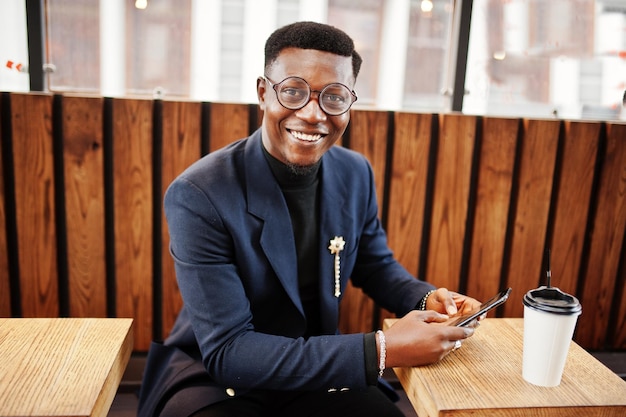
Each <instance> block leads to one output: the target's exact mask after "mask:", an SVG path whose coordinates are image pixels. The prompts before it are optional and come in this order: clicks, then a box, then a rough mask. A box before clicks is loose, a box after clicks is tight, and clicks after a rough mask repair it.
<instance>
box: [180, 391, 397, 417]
mask: <svg viewBox="0 0 626 417" xmlns="http://www.w3.org/2000/svg"><path fill="white" fill-rule="evenodd" d="M335 416H336V417H350V416H355V417H357V416H358V417H374V416H376V417H404V414H403V413H402V412H401V411H400V409H399V408H398V407H396V405H395V404H394V403H393V402H392V401H391V400H390V399H389V398H388V397H387V396H386V395H385V394H384V393H383V392H382V391H380V390H379V389H378V388H376V387H370V388H368V389H367V390H364V391H359V390H348V391H337V392H291V391H286V392H282V391H254V392H252V393H249V394H246V395H243V396H239V397H234V398H232V399H228V400H225V401H222V402H219V403H216V404H213V405H211V406H209V407H206V408H204V409H202V410H200V411H198V412H196V413H194V414H193V415H192V416H190V417H335Z"/></svg>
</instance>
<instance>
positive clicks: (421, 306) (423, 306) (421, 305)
mask: <svg viewBox="0 0 626 417" xmlns="http://www.w3.org/2000/svg"><path fill="white" fill-rule="evenodd" d="M435 291H436V290H430V291H428V292H427V293H426V295H424V296H423V297H422V299H421V300H420V302H419V307H418V310H423V311H425V310H426V303H427V302H428V297H430V296H431V295H432V294H433V293H434V292H435Z"/></svg>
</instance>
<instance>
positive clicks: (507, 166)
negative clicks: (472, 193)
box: [465, 118, 519, 300]
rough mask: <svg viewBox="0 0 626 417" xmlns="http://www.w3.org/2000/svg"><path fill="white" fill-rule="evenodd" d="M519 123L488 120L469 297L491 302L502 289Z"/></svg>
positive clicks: (480, 165) (475, 223)
mask: <svg viewBox="0 0 626 417" xmlns="http://www.w3.org/2000/svg"><path fill="white" fill-rule="evenodd" d="M518 127H519V121H518V120H517V119H497V118H485V119H484V121H483V129H482V132H483V134H482V138H481V142H482V143H481V151H480V162H479V167H478V177H477V182H478V183H477V185H476V187H477V189H476V209H475V215H474V224H473V231H472V241H471V244H470V259H469V267H468V276H467V287H466V291H465V292H466V294H467V295H469V296H471V297H474V298H476V299H477V300H487V299H489V298H491V297H492V296H493V295H494V294H496V293H497V292H498V291H499V290H500V278H501V276H500V273H501V271H502V265H503V262H504V248H505V242H506V229H507V223H508V216H509V210H510V207H509V204H510V199H511V197H510V196H511V189H512V187H513V167H514V165H515V148H516V144H517V134H518Z"/></svg>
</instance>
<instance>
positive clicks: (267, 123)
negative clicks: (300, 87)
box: [257, 48, 355, 168]
mask: <svg viewBox="0 0 626 417" xmlns="http://www.w3.org/2000/svg"><path fill="white" fill-rule="evenodd" d="M265 75H266V76H267V77H268V78H270V79H271V80H272V81H274V82H276V83H280V82H281V81H282V80H284V79H285V78H287V77H291V76H294V77H300V78H302V79H304V80H306V82H307V83H308V84H309V85H310V86H311V89H312V90H317V91H320V90H322V89H323V88H324V87H325V86H327V85H328V84H332V83H341V84H344V85H346V86H348V87H349V88H350V89H352V88H354V82H355V80H354V76H353V75H352V58H351V57H345V56H341V55H336V54H333V53H330V52H324V51H318V50H315V49H300V48H285V49H283V50H282V51H281V52H280V54H279V55H278V58H276V60H275V61H274V62H273V63H272V65H271V66H270V67H269V68H268V69H267V70H266V74H265ZM257 94H258V96H259V105H260V107H261V110H263V112H264V114H263V127H262V133H263V145H264V146H265V149H266V150H267V151H268V152H269V153H270V154H271V155H272V156H273V157H274V158H276V159H278V160H279V161H281V162H283V163H284V164H287V165H290V166H292V167H295V168H305V167H309V166H311V165H314V164H315V163H316V162H317V161H319V160H320V159H321V157H322V156H323V155H324V153H325V152H326V151H327V150H328V149H330V147H331V146H333V145H334V144H335V142H337V140H338V139H339V138H340V137H341V135H343V132H344V131H345V130H346V127H347V126H348V122H349V121H350V111H347V112H346V113H344V114H341V115H339V116H329V115H327V114H326V113H324V111H323V110H322V109H321V108H320V106H319V103H318V101H317V95H316V94H312V95H311V100H310V101H309V103H308V104H307V105H306V106H304V107H303V108H301V109H299V110H289V109H286V108H285V107H283V106H282V105H281V104H280V103H279V102H278V99H277V98H276V93H275V91H274V89H273V88H272V86H271V85H270V84H269V83H268V82H267V81H266V80H265V79H263V78H259V80H258V81H257Z"/></svg>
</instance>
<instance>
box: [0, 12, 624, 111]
mask: <svg viewBox="0 0 626 417" xmlns="http://www.w3.org/2000/svg"><path fill="white" fill-rule="evenodd" d="M464 2H465V3H464ZM468 2H469V3H468ZM470 3H471V4H472V16H471V22H470V30H469V33H466V32H465V31H464V30H461V29H460V24H461V22H460V12H459V9H460V7H461V5H463V4H466V5H467V4H470ZM45 6H46V25H45V26H46V32H45V33H46V57H45V62H46V67H47V68H48V70H49V71H48V72H47V73H46V81H47V82H46V85H47V88H48V89H49V90H50V91H54V92H66V91H68V92H69V91H74V92H87V93H94V94H101V95H105V96H126V95H139V96H148V97H151V96H155V97H171V98H190V99H192V100H201V101H230V102H247V103H254V102H256V90H255V84H256V83H255V80H256V77H257V76H259V75H261V74H262V72H263V43H264V41H265V39H266V38H267V36H268V35H269V34H270V33H271V32H272V31H273V30H274V29H276V28H277V27H280V26H283V25H285V24H288V23H291V22H294V21H297V20H314V21H321V22H327V23H330V24H332V25H334V26H337V27H340V28H342V29H343V30H345V31H346V32H348V33H349V34H350V35H351V36H352V37H353V38H354V40H355V42H356V46H357V49H358V51H359V52H360V53H361V55H362V56H363V58H364V64H363V67H362V69H361V74H360V75H359V79H358V81H357V85H356V87H355V90H356V91H357V93H358V95H359V101H358V102H357V103H356V104H355V107H356V108H368V109H382V110H404V111H422V112H446V111H449V110H450V109H451V100H452V94H453V93H454V91H453V88H454V85H455V77H457V76H459V74H455V71H456V68H457V66H456V60H457V45H458V44H459V43H458V40H459V38H460V37H464V36H465V37H466V38H467V37H469V47H468V51H467V56H468V59H467V67H466V72H465V74H464V75H465V91H464V92H463V98H464V100H463V112H464V113H469V114H484V115H502V116H532V117H555V116H556V117H560V118H571V119H578V118H590V119H607V120H610V119H619V118H620V117H621V118H626V115H625V114H626V110H622V97H623V95H624V90H626V0H473V1H471V0H316V1H311V0H272V1H269V0H268V1H258V0H46V1H45ZM1 7H2V13H0V23H1V24H0V59H1V60H2V64H3V65H2V67H0V90H3V91H28V88H29V81H28V47H27V37H26V17H25V16H26V14H25V7H26V6H25V0H3V3H2V6H1ZM461 75H463V74H461ZM457 96H458V94H457Z"/></svg>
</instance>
